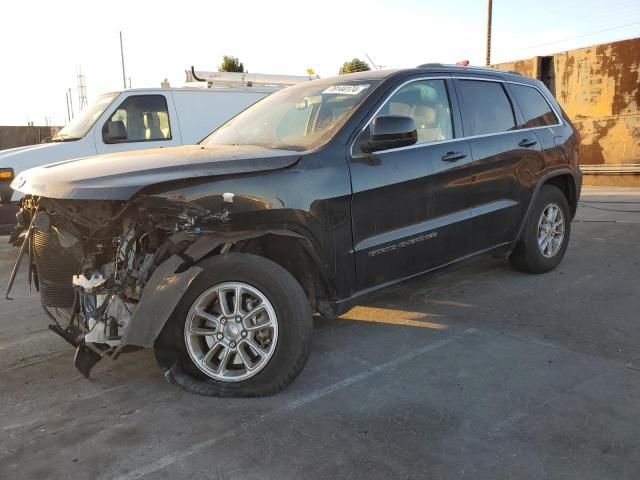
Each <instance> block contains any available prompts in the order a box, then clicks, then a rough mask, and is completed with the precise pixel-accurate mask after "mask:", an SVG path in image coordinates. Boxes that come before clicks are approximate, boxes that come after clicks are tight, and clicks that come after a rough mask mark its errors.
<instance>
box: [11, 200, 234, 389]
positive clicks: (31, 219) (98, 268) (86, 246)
mask: <svg viewBox="0 0 640 480" xmlns="http://www.w3.org/2000/svg"><path fill="white" fill-rule="evenodd" d="M20 207H21V208H20V211H19V213H18V215H17V218H18V226H17V227H16V230H15V231H14V233H13V235H12V236H11V239H10V241H11V242H12V243H13V244H14V245H16V246H20V254H19V256H18V260H17V262H16V265H15V267H14V270H13V272H12V275H11V279H10V282H9V287H8V290H7V298H10V297H9V294H10V291H11V288H12V286H13V283H14V281H15V277H16V273H17V271H18V268H19V266H20V263H21V262H22V261H23V260H24V259H25V258H26V261H27V265H28V281H29V284H34V285H35V287H36V289H38V290H39V292H40V299H41V303H42V306H43V308H44V310H45V312H46V314H47V316H48V317H49V318H50V319H51V321H52V324H51V325H50V328H51V329H52V330H53V331H54V332H55V333H57V334H58V335H60V336H61V337H63V338H64V339H65V340H66V341H67V342H69V343H70V344H72V345H73V346H74V347H76V355H75V360H74V362H75V365H76V367H77V368H78V369H79V370H80V371H81V372H82V374H83V375H85V376H86V377H88V376H89V372H90V370H91V368H92V367H93V366H94V365H95V364H96V363H97V362H98V361H99V360H100V359H101V358H103V357H110V358H116V357H117V356H118V355H119V354H120V353H123V352H126V351H127V350H130V349H136V348H139V347H150V346H153V343H154V341H155V339H156V338H157V336H158V334H159V333H160V331H161V330H162V328H163V326H164V324H165V323H166V321H167V319H168V318H169V317H170V316H171V314H172V312H173V310H174V309H175V307H176V305H177V304H178V302H179V301H180V299H181V298H182V296H183V294H184V292H185V291H186V290H187V288H188V287H189V285H190V283H191V282H192V281H193V279H194V278H195V277H196V276H197V275H198V274H199V273H200V272H201V271H202V269H201V268H200V267H198V266H197V262H198V260H200V259H201V258H203V257H205V256H207V255H210V254H212V253H216V252H220V251H223V250H224V249H225V248H228V247H227V246H226V245H230V244H229V243H227V241H226V240H224V239H223V238H224V235H216V230H217V229H218V227H220V226H221V225H223V224H224V223H225V221H226V220H227V218H228V212H227V211H226V210H223V211H222V212H221V213H216V214H212V213H211V212H209V211H208V210H205V209H203V208H202V207H200V206H199V205H197V204H195V203H192V202H185V201H182V200H172V199H167V198H164V197H151V196H147V197H139V198H137V199H135V200H131V201H128V202H122V201H106V200H105V201H102V200H90V201H87V200H58V199H51V198H44V197H34V196H29V195H27V196H26V197H25V198H24V199H23V200H22V201H21V204H20ZM204 225H206V227H204Z"/></svg>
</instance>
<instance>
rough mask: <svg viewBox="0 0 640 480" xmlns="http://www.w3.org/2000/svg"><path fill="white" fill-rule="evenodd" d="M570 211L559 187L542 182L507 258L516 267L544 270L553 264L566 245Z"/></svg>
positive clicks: (537, 270) (567, 242)
mask: <svg viewBox="0 0 640 480" xmlns="http://www.w3.org/2000/svg"><path fill="white" fill-rule="evenodd" d="M570 235H571V211H570V210H569V203H568V202H567V198H566V197H565V196H564V193H562V191H561V190H560V189H559V188H557V187H555V186H553V185H544V186H543V187H542V190H541V191H540V194H539V195H538V196H537V197H536V198H535V200H534V204H533V205H532V207H531V211H530V212H529V218H528V219H527V223H526V224H525V226H524V229H523V231H522V237H521V238H520V241H519V242H518V244H517V245H516V248H515V249H514V250H513V252H512V253H511V256H510V257H509V260H510V261H511V263H512V264H513V265H514V266H515V267H516V268H517V269H519V270H522V271H525V272H530V273H545V272H548V271H550V270H553V269H554V268H556V267H557V266H558V265H559V264H560V262H561V261H562V258H563V257H564V254H565V252H566V251H567V246H568V245H569V237H570Z"/></svg>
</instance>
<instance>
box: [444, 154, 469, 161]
mask: <svg viewBox="0 0 640 480" xmlns="http://www.w3.org/2000/svg"><path fill="white" fill-rule="evenodd" d="M466 156H467V154H466V153H464V152H447V153H446V154H444V155H443V156H442V161H443V162H457V161H458V160H460V159H462V158H464V157H466Z"/></svg>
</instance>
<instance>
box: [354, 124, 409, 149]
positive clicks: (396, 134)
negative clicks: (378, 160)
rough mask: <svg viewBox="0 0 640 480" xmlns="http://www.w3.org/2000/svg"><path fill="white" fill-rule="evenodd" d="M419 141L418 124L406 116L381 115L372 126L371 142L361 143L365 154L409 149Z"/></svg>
mask: <svg viewBox="0 0 640 480" xmlns="http://www.w3.org/2000/svg"><path fill="white" fill-rule="evenodd" d="M417 141H418V132H417V129H416V122H415V121H414V120H413V118H411V117H405V116H404V115H381V116H379V117H376V118H374V119H373V122H372V124H371V140H365V141H362V142H360V149H361V150H362V151H363V152H364V153H373V152H377V151H379V150H388V149H390V148H399V147H408V146H409V145H413V144H415V143H416V142H417Z"/></svg>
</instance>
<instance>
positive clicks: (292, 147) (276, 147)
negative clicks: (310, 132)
mask: <svg viewBox="0 0 640 480" xmlns="http://www.w3.org/2000/svg"><path fill="white" fill-rule="evenodd" d="M264 148H268V149H270V150H292V151H294V152H304V151H305V150H306V148H305V147H302V146H300V145H264Z"/></svg>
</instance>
